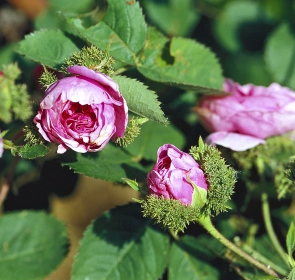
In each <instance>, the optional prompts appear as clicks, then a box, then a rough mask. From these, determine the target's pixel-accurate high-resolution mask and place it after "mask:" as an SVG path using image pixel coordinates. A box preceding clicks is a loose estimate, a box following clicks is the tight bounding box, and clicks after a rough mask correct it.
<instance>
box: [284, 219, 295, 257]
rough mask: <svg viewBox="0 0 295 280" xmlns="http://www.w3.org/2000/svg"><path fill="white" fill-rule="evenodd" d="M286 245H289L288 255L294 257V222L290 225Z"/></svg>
mask: <svg viewBox="0 0 295 280" xmlns="http://www.w3.org/2000/svg"><path fill="white" fill-rule="evenodd" d="M286 245H287V250H288V254H289V255H292V253H293V251H294V249H295V227H294V223H293V222H292V223H291V224H290V227H289V230H288V233H287V238H286Z"/></svg>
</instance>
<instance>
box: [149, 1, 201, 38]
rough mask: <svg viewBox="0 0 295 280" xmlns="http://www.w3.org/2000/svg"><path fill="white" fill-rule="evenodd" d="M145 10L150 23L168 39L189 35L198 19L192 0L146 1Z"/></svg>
mask: <svg viewBox="0 0 295 280" xmlns="http://www.w3.org/2000/svg"><path fill="white" fill-rule="evenodd" d="M145 8H146V11H147V15H148V17H149V18H150V19H151V21H152V22H153V23H155V24H156V25H157V26H158V27H159V28H160V29H161V30H162V31H163V32H164V33H165V34H168V35H169V36H170V37H172V36H177V35H178V36H187V35H190V34H191V32H192V31H193V28H194V27H195V25H196V24H197V22H198V21H199V19H200V16H199V14H198V13H197V12H196V11H195V10H194V5H193V0H182V1H179V0H169V1H168V2H167V1H166V3H163V2H160V3H159V2H157V1H147V2H146V5H145ZM180 14H181V15H185V16H184V17H182V16H179V15H180Z"/></svg>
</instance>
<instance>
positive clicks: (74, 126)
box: [34, 66, 128, 154]
mask: <svg viewBox="0 0 295 280" xmlns="http://www.w3.org/2000/svg"><path fill="white" fill-rule="evenodd" d="M67 70H68V72H69V73H71V74H73V75H75V76H71V77H67V78H63V79H60V80H59V81H57V82H55V83H54V84H52V85H51V86H50V87H49V88H48V90H47V91H46V93H45V97H44V99H43V100H42V101H41V103H40V110H39V112H38V114H37V115H36V117H35V118H34V122H35V123H36V126H37V127H38V129H39V132H40V133H41V135H42V136H43V138H44V139H45V140H47V141H49V142H54V143H57V144H59V146H58V150H57V152H58V153H60V154H62V153H64V152H65V151H66V150H67V149H68V148H70V149H72V150H74V151H76V152H79V153H85V152H96V151H100V150H102V149H103V148H104V147H105V146H106V144H107V143H108V142H109V141H110V140H115V139H116V138H118V137H122V136H124V132H125V129H126V126H127V122H128V115H127V113H128V108H127V104H126V102H125V100H124V98H123V97H122V95H121V94H120V92H119V87H118V84H117V83H116V82H115V81H113V80H112V79H111V78H110V77H108V76H106V75H104V74H102V73H98V72H95V71H94V70H91V69H89V68H87V67H84V66H72V67H69V68H68V69H67Z"/></svg>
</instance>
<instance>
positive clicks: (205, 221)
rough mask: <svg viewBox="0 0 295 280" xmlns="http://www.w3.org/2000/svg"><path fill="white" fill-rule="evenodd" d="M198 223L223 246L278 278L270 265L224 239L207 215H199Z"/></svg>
mask: <svg viewBox="0 0 295 280" xmlns="http://www.w3.org/2000/svg"><path fill="white" fill-rule="evenodd" d="M198 222H199V224H200V225H202V226H203V227H204V228H205V229H206V230H207V231H208V233H209V234H211V235H212V236H213V237H214V238H216V239H217V240H218V241H219V242H221V243H222V244H223V245H224V246H226V247H227V248H228V249H230V250H232V251H233V252H234V253H236V254H237V255H239V256H240V257H241V258H243V259H245V260H246V261H248V262H249V263H250V264H252V265H254V266H256V267H257V268H259V269H261V270H262V271H263V272H265V273H266V274H268V275H271V276H274V277H277V278H279V275H278V274H277V273H276V272H275V271H274V270H273V269H271V268H270V267H268V266H266V265H264V264H262V263H261V262H259V261H258V260H256V259H254V258H253V257H252V256H250V255H249V254H247V253H246V252H245V251H243V250H241V249H240V248H239V247H237V246H236V245H235V244H233V243H232V242H231V241H229V240H228V239H226V238H225V237H224V236H223V235H222V234H221V233H220V232H219V231H218V230H217V229H216V228H215V227H214V226H213V224H212V222H211V219H210V217H209V216H208V215H202V216H200V218H199V220H198Z"/></svg>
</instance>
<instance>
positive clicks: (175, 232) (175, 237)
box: [169, 228, 180, 241]
mask: <svg viewBox="0 0 295 280" xmlns="http://www.w3.org/2000/svg"><path fill="white" fill-rule="evenodd" d="M169 232H170V234H171V236H172V237H173V238H174V239H175V240H176V241H179V240H180V238H179V236H178V234H177V231H174V230H172V229H170V228H169Z"/></svg>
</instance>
